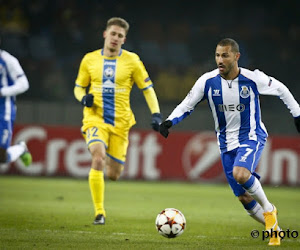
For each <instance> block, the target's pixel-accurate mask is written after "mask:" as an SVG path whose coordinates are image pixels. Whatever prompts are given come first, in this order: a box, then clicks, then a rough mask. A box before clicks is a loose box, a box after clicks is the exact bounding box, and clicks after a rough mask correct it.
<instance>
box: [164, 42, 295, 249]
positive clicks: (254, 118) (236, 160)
mask: <svg viewBox="0 0 300 250" xmlns="http://www.w3.org/2000/svg"><path fill="white" fill-rule="evenodd" d="M239 58H240V52H239V45H238V44H237V43H236V41H234V40H232V39H229V38H226V39H223V40H221V41H220V42H219V43H218V45H217V47H216V53H215V59H216V63H217V67H218V69H215V70H213V71H211V72H208V73H205V74H204V75H202V76H201V77H200V78H199V79H198V80H197V81H196V83H195V85H194V86H193V88H192V89H191V91H190V92H189V94H188V95H187V97H186V98H185V99H184V100H183V101H182V102H181V103H180V104H179V105H178V106H177V107H176V108H175V109H174V111H173V112H172V113H171V115H170V116H169V117H168V118H167V119H166V121H164V122H163V123H162V124H161V125H160V133H161V134H162V135H163V136H164V137H165V138H167V137H168V134H169V128H171V127H172V126H174V125H175V124H177V123H179V122H180V121H181V120H182V119H184V118H185V117H186V116H187V115H189V114H190V113H191V112H192V111H193V110H194V108H195V107H196V105H197V104H198V103H199V102H201V101H203V100H205V99H207V100H208V104H209V107H210V109H211V111H212V114H213V118H214V121H215V131H216V134H217V138H218V144H219V147H220V152H221V160H222V165H223V168H224V172H225V174H226V177H227V180H228V182H229V184H230V186H231V188H232V190H233V192H234V194H235V195H236V196H237V197H238V199H239V200H240V202H241V203H242V204H243V206H244V207H245V209H246V210H247V212H248V214H249V215H250V216H251V217H253V218H254V219H256V220H257V221H259V222H261V223H262V224H264V225H265V227H266V230H268V231H270V230H271V229H272V230H273V231H277V232H278V231H280V228H279V225H278V221H277V209H276V207H275V206H274V205H273V204H271V203H270V202H269V201H268V199H267V197H266V195H265V193H264V190H263V188H262V186H261V183H260V181H259V178H260V177H259V176H258V174H256V173H255V169H256V166H257V164H258V161H259V159H260V156H261V153H262V151H263V148H264V145H265V143H266V140H267V136H268V134H267V130H266V128H265V126H264V124H263V123H262V121H261V112H260V104H259V95H260V94H262V95H274V96H278V97H280V99H281V100H282V101H283V102H284V103H285V104H286V105H287V107H288V108H289V109H290V112H291V114H292V115H293V117H294V121H295V125H296V127H297V130H298V132H299V133H300V107H299V104H298V103H297V102H296V100H295V99H294V97H293V95H292V94H291V93H290V91H289V90H288V88H287V87H286V86H285V85H283V84H282V83H281V82H279V81H278V80H276V79H275V78H273V77H270V76H267V75H266V74H264V73H263V72H261V71H259V70H255V71H250V70H248V69H245V68H239V67H238V60H239ZM276 236H277V237H276ZM269 245H280V237H279V236H278V234H276V233H274V234H273V235H272V237H271V238H270V241H269Z"/></svg>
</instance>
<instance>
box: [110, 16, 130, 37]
mask: <svg viewBox="0 0 300 250" xmlns="http://www.w3.org/2000/svg"><path fill="white" fill-rule="evenodd" d="M112 25H117V26H120V27H121V28H123V29H125V33H126V35H127V33H128V30H129V23H128V22H127V21H126V20H125V19H123V18H121V17H112V18H110V19H109V20H108V21H107V24H106V29H108V28H109V27H110V26H112Z"/></svg>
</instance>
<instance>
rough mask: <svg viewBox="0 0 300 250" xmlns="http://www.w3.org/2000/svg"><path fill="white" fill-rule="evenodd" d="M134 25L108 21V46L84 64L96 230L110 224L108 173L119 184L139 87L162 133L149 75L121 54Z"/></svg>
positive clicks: (82, 88) (78, 89) (79, 93)
mask: <svg viewBox="0 0 300 250" xmlns="http://www.w3.org/2000/svg"><path fill="white" fill-rule="evenodd" d="M128 30H129V24H128V23H127V21H125V20H124V19H122V18H118V17H113V18H111V19H109V20H108V21H107V26H106V30H105V31H104V33H103V37H104V47H103V48H102V49H100V50H96V51H93V52H91V53H87V54H86V55H85V56H84V57H83V59H82V61H81V64H80V68H79V73H78V76H77V79H76V82H75V88H74V94H75V97H76V99H77V100H78V101H79V102H81V104H82V105H83V106H84V110H83V126H82V133H83V136H84V138H85V140H86V143H87V146H88V148H89V151H90V153H91V155H92V166H91V170H90V173H89V186H90V191H91V194H92V200H93V203H94V209H95V220H94V223H93V224H95V225H103V224H105V218H106V213H105V209H104V186H105V185H104V174H103V171H104V169H105V168H106V175H107V176H108V177H109V178H110V179H111V180H117V179H118V178H119V177H120V175H121V173H122V171H123V168H124V163H125V160H126V152H127V147H128V134H129V130H130V128H131V127H132V126H133V125H134V124H135V118H134V115H133V113H132V110H131V108H130V92H131V89H132V86H133V84H134V83H136V84H137V86H138V87H139V88H140V89H141V90H142V91H143V94H144V96H145V99H146V102H147V104H148V107H149V109H150V111H151V113H152V122H151V125H152V128H153V129H154V130H156V131H159V124H160V123H161V114H160V109H159V104H158V100H157V97H156V94H155V91H154V89H153V83H152V82H151V80H150V78H149V75H148V73H147V71H146V69H145V67H144V65H143V63H142V62H141V60H140V58H139V57H138V55H136V54H135V53H132V52H129V51H126V50H124V49H122V48H121V47H122V45H123V44H124V43H125V41H126V35H127V33H128Z"/></svg>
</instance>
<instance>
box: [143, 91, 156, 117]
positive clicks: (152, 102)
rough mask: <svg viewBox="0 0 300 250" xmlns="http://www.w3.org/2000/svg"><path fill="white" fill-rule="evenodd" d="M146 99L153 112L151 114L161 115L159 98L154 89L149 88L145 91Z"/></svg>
mask: <svg viewBox="0 0 300 250" xmlns="http://www.w3.org/2000/svg"><path fill="white" fill-rule="evenodd" d="M143 94H144V97H145V99H146V102H147V104H148V107H149V109H150V111H151V114H154V113H160V109H159V104H158V100H157V96H156V94H155V91H154V89H153V88H147V89H146V90H144V91H143Z"/></svg>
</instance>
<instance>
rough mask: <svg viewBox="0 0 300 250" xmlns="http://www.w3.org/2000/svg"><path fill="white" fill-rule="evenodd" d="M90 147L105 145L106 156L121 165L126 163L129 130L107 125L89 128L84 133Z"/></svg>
mask: <svg viewBox="0 0 300 250" xmlns="http://www.w3.org/2000/svg"><path fill="white" fill-rule="evenodd" d="M82 134H83V137H84V139H85V141H86V144H87V146H88V147H90V146H91V145H93V144H96V143H104V145H105V148H106V154H107V155H108V156H109V157H110V158H112V159H113V160H115V161H116V162H119V163H121V164H124V163H125V161H126V153H127V148H128V134H129V129H118V128H115V127H114V126H112V125H110V124H106V123H102V124H98V125H97V126H93V127H88V128H86V130H85V131H82Z"/></svg>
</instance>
